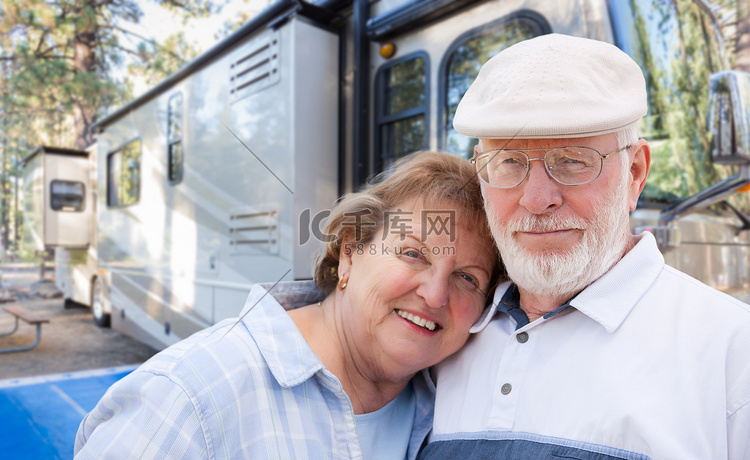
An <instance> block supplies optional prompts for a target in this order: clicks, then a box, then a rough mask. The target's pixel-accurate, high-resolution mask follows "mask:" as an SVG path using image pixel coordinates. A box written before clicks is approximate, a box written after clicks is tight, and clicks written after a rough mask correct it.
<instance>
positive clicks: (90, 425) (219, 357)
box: [75, 282, 434, 459]
mask: <svg viewBox="0 0 750 460" xmlns="http://www.w3.org/2000/svg"><path fill="white" fill-rule="evenodd" d="M272 294H273V296H272V295H269V294H267V292H266V290H265V289H263V287H261V286H255V287H253V289H252V291H251V292H250V295H249V297H248V299H247V301H246V302H245V307H244V309H243V311H242V313H241V315H240V317H242V315H245V313H247V315H245V316H244V317H243V318H242V319H241V320H240V321H239V322H238V320H237V319H236V318H233V319H227V320H224V321H221V322H220V323H218V324H216V325H214V326H212V327H210V328H208V329H206V330H203V331H201V332H198V333H196V334H194V335H193V336H191V337H189V338H188V339H186V340H183V341H181V342H179V343H177V344H175V345H173V346H171V347H169V348H167V349H166V350H164V351H162V352H161V353H159V354H157V355H155V356H154V357H153V358H151V359H150V360H149V361H147V362H146V363H144V364H143V365H142V366H141V367H139V368H138V369H137V370H135V371H134V372H133V373H131V374H130V375H128V376H127V377H125V378H123V379H122V380H120V381H119V382H117V383H116V384H115V385H113V386H112V387H111V388H110V389H109V390H108V391H107V393H106V394H105V395H104V397H103V398H102V400H101V401H100V402H99V403H98V404H97V406H96V407H95V408H94V410H93V411H91V413H89V414H88V415H87V416H86V417H85V418H84V419H83V422H81V426H80V428H79V429H78V434H77V435H76V443H75V453H76V458H77V459H88V458H91V459H101V458H107V459H110V458H149V459H150V458H159V459H163V458H175V459H199V458H211V459H230V458H231V459H235V458H262V459H298V458H309V459H313V458H314V459H342V458H352V459H361V458H362V452H361V449H360V446H359V441H358V439H357V435H356V429H355V424H354V412H353V410H352V405H351V402H350V400H349V398H348V397H347V395H346V393H344V391H343V389H342V387H341V383H340V382H339V380H338V379H337V378H336V377H335V376H334V375H333V374H331V373H330V372H329V371H328V370H327V369H326V368H325V367H324V366H323V363H321V361H320V360H319V359H318V357H317V356H316V355H315V354H314V353H313V352H312V350H311V349H310V347H309V346H308V345H307V343H306V342H305V339H304V338H303V337H302V335H301V334H300V332H299V330H298V329H297V327H296V326H295V325H294V323H293V322H292V320H291V318H290V317H289V315H287V314H286V312H285V311H284V308H283V307H281V305H280V303H281V304H283V305H285V307H286V308H287V309H290V308H295V307H298V306H301V305H306V304H310V303H314V302H317V300H319V299H318V298H319V297H320V293H319V292H317V291H315V290H314V286H313V285H312V283H311V282H288V283H279V284H278V285H277V286H276V287H275V288H274V289H273V291H272ZM279 302H280V303H279ZM412 383H413V385H414V389H415V392H416V395H417V410H416V415H415V420H414V429H413V431H412V435H411V439H410V442H409V449H408V452H407V455H406V458H408V459H413V458H416V456H417V452H418V451H419V448H420V447H421V445H422V442H423V441H424V439H425V437H426V436H427V433H428V432H429V430H430V428H431V426H432V416H433V405H434V386H433V384H432V382H431V381H430V379H429V376H428V374H427V372H426V371H423V372H421V373H418V374H417V375H416V376H415V378H414V379H413V381H412Z"/></svg>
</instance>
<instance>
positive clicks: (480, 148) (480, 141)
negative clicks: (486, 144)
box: [474, 139, 482, 156]
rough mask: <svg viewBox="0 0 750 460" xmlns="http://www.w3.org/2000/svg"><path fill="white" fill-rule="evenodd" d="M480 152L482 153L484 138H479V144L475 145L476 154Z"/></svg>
mask: <svg viewBox="0 0 750 460" xmlns="http://www.w3.org/2000/svg"><path fill="white" fill-rule="evenodd" d="M480 153H482V139H479V142H477V145H475V146H474V156H477V155H479V154H480Z"/></svg>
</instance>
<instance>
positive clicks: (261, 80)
mask: <svg viewBox="0 0 750 460" xmlns="http://www.w3.org/2000/svg"><path fill="white" fill-rule="evenodd" d="M229 67H230V68H229V80H230V81H229V100H230V101H231V102H236V101H239V100H240V99H242V98H245V97H247V96H249V95H251V94H254V93H257V92H259V91H262V90H264V89H265V88H268V87H269V86H271V85H273V84H275V83H278V82H279V78H280V76H279V32H278V31H268V32H267V33H264V34H262V35H261V36H259V37H256V38H254V39H253V40H251V41H249V42H248V43H245V44H243V45H241V46H240V47H239V48H238V49H237V50H236V51H235V52H234V53H233V55H232V61H231V63H230V65H229Z"/></svg>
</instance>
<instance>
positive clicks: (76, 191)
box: [49, 180, 86, 211]
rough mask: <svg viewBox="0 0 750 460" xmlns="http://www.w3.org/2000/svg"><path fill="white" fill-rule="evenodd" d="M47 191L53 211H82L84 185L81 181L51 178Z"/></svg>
mask: <svg viewBox="0 0 750 460" xmlns="http://www.w3.org/2000/svg"><path fill="white" fill-rule="evenodd" d="M49 191H50V207H51V208H52V209H53V210H54V211H83V207H84V203H85V201H84V200H85V196H86V187H85V186H84V185H83V183H82V182H73V181H67V180H53V181H52V182H51V183H50V189H49Z"/></svg>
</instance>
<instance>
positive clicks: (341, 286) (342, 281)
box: [339, 278, 347, 291]
mask: <svg viewBox="0 0 750 460" xmlns="http://www.w3.org/2000/svg"><path fill="white" fill-rule="evenodd" d="M346 284H347V283H346V280H345V279H344V278H341V279H340V280H339V291H343V290H344V289H346Z"/></svg>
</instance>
